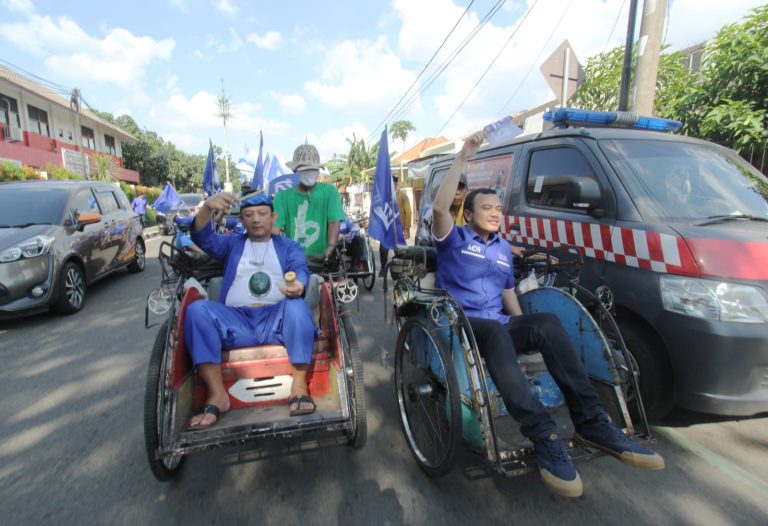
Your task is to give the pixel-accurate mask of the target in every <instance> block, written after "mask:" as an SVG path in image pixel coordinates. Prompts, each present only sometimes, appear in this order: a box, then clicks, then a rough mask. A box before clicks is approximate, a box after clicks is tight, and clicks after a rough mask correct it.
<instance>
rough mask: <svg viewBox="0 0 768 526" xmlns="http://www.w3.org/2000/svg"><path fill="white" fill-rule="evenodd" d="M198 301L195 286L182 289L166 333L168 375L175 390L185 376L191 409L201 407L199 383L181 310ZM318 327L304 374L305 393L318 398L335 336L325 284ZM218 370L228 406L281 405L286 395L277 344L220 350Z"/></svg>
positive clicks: (283, 355)
mask: <svg viewBox="0 0 768 526" xmlns="http://www.w3.org/2000/svg"><path fill="white" fill-rule="evenodd" d="M201 299H204V296H203V294H202V293H201V292H200V290H199V289H198V288H196V287H190V288H188V289H187V290H186V291H185V292H184V294H183V296H182V300H181V302H180V304H179V307H178V316H177V317H176V322H175V326H174V327H173V328H172V331H171V338H174V340H175V341H174V342H173V357H172V359H171V362H170V371H169V378H170V383H171V386H172V387H173V388H174V389H177V390H181V389H182V387H183V386H184V384H185V383H187V382H189V381H190V380H191V385H192V401H193V406H194V407H193V409H194V410H198V409H201V408H202V407H204V406H205V400H206V396H207V393H206V388H205V384H204V383H203V382H202V380H201V379H200V378H198V376H197V375H196V374H195V371H194V370H193V367H192V360H191V358H190V356H189V353H188V352H187V349H186V344H185V340H184V318H185V315H186V311H187V308H188V307H189V305H191V304H192V303H193V302H195V301H199V300H201ZM319 304H320V319H319V321H320V327H319V331H318V336H317V337H316V338H315V343H314V351H313V354H312V363H311V365H310V367H309V371H308V372H307V383H308V390H309V393H310V395H311V396H313V397H321V396H323V395H326V394H328V393H329V392H330V390H331V379H330V377H329V374H328V371H329V368H330V364H331V359H332V353H331V348H332V345H331V339H332V338H335V337H336V331H335V330H334V326H333V317H332V316H331V315H330V314H329V313H330V310H331V309H332V308H333V306H332V304H331V299H330V292H329V289H328V286H327V284H324V286H321V288H320V301H319ZM221 369H222V378H223V380H224V387H225V388H226V389H227V393H228V394H229V399H230V404H231V406H230V407H231V408H232V409H240V408H244V407H251V406H262V405H272V404H280V403H286V402H287V401H288V399H289V398H290V388H291V383H292V376H291V374H292V367H291V363H290V361H289V359H288V352H287V350H286V348H285V347H284V346H283V345H281V344H279V343H274V344H266V345H259V346H253V347H242V348H233V349H223V350H222V353H221Z"/></svg>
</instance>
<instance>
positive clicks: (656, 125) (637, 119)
mask: <svg viewBox="0 0 768 526" xmlns="http://www.w3.org/2000/svg"><path fill="white" fill-rule="evenodd" d="M544 120H545V121H550V122H552V124H554V125H556V126H565V125H571V126H580V125H581V126H608V127H616V128H635V129H638V130H654V131H676V130H679V129H680V128H681V127H682V125H683V123H681V122H680V121H675V120H672V119H660V118H658V117H644V116H642V115H636V114H634V113H628V112H625V111H597V110H580V109H576V108H557V109H555V110H549V111H548V112H546V113H545V114H544Z"/></svg>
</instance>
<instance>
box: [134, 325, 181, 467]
mask: <svg viewBox="0 0 768 526" xmlns="http://www.w3.org/2000/svg"><path fill="white" fill-rule="evenodd" d="M167 341H168V321H166V322H165V323H163V325H161V326H160V330H159V331H158V332H157V337H156V338H155V345H154V346H153V347H152V353H151V354H150V356H149V368H148V369H147V385H146V389H145V391H144V445H145V447H146V451H147V461H148V462H149V469H151V470H152V474H153V475H154V476H155V478H156V479H157V480H160V481H166V480H170V479H171V478H173V476H174V475H175V474H176V472H177V471H178V470H179V469H180V468H181V466H182V464H183V463H184V459H185V457H183V456H181V455H160V453H159V449H160V426H161V422H160V419H161V418H162V416H161V415H162V402H163V396H162V388H163V385H162V383H163V378H162V375H161V374H160V369H161V365H162V361H163V359H164V358H165V345H166V342H167Z"/></svg>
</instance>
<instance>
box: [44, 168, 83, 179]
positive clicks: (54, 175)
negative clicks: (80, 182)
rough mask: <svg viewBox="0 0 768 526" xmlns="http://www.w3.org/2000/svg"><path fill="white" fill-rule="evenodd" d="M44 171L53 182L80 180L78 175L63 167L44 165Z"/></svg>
mask: <svg viewBox="0 0 768 526" xmlns="http://www.w3.org/2000/svg"><path fill="white" fill-rule="evenodd" d="M45 171H46V172H47V173H48V179H49V180H54V181H66V180H75V179H82V177H80V175H79V174H76V173H74V172H70V171H69V170H67V169H66V168H64V167H63V166H54V165H52V164H46V165H45Z"/></svg>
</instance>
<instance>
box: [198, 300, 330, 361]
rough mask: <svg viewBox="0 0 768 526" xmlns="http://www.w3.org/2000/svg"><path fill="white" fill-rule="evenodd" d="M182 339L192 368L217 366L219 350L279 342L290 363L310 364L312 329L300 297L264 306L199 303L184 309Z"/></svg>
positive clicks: (219, 355)
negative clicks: (204, 365) (205, 365)
mask: <svg viewBox="0 0 768 526" xmlns="http://www.w3.org/2000/svg"><path fill="white" fill-rule="evenodd" d="M184 338H185V341H186V344H187V351H188V352H189V354H190V355H191V357H192V363H193V364H194V366H195V367H197V366H198V365H200V364H204V363H213V364H219V363H221V350H222V349H234V348H237V347H251V346H254V345H264V344H267V343H279V344H282V345H284V346H285V348H286V349H287V350H288V359H289V360H290V362H291V363H292V364H308V363H311V362H312V351H313V349H314V342H315V326H314V323H313V322H312V314H311V313H310V311H309V307H307V304H306V302H305V301H304V300H303V299H302V298H291V299H284V300H282V301H281V302H279V303H276V304H274V305H268V306H264V307H228V306H226V305H224V304H223V303H220V302H218V301H208V300H200V301H195V302H194V303H191V304H190V305H189V307H187V312H186V316H185V318H184Z"/></svg>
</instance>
